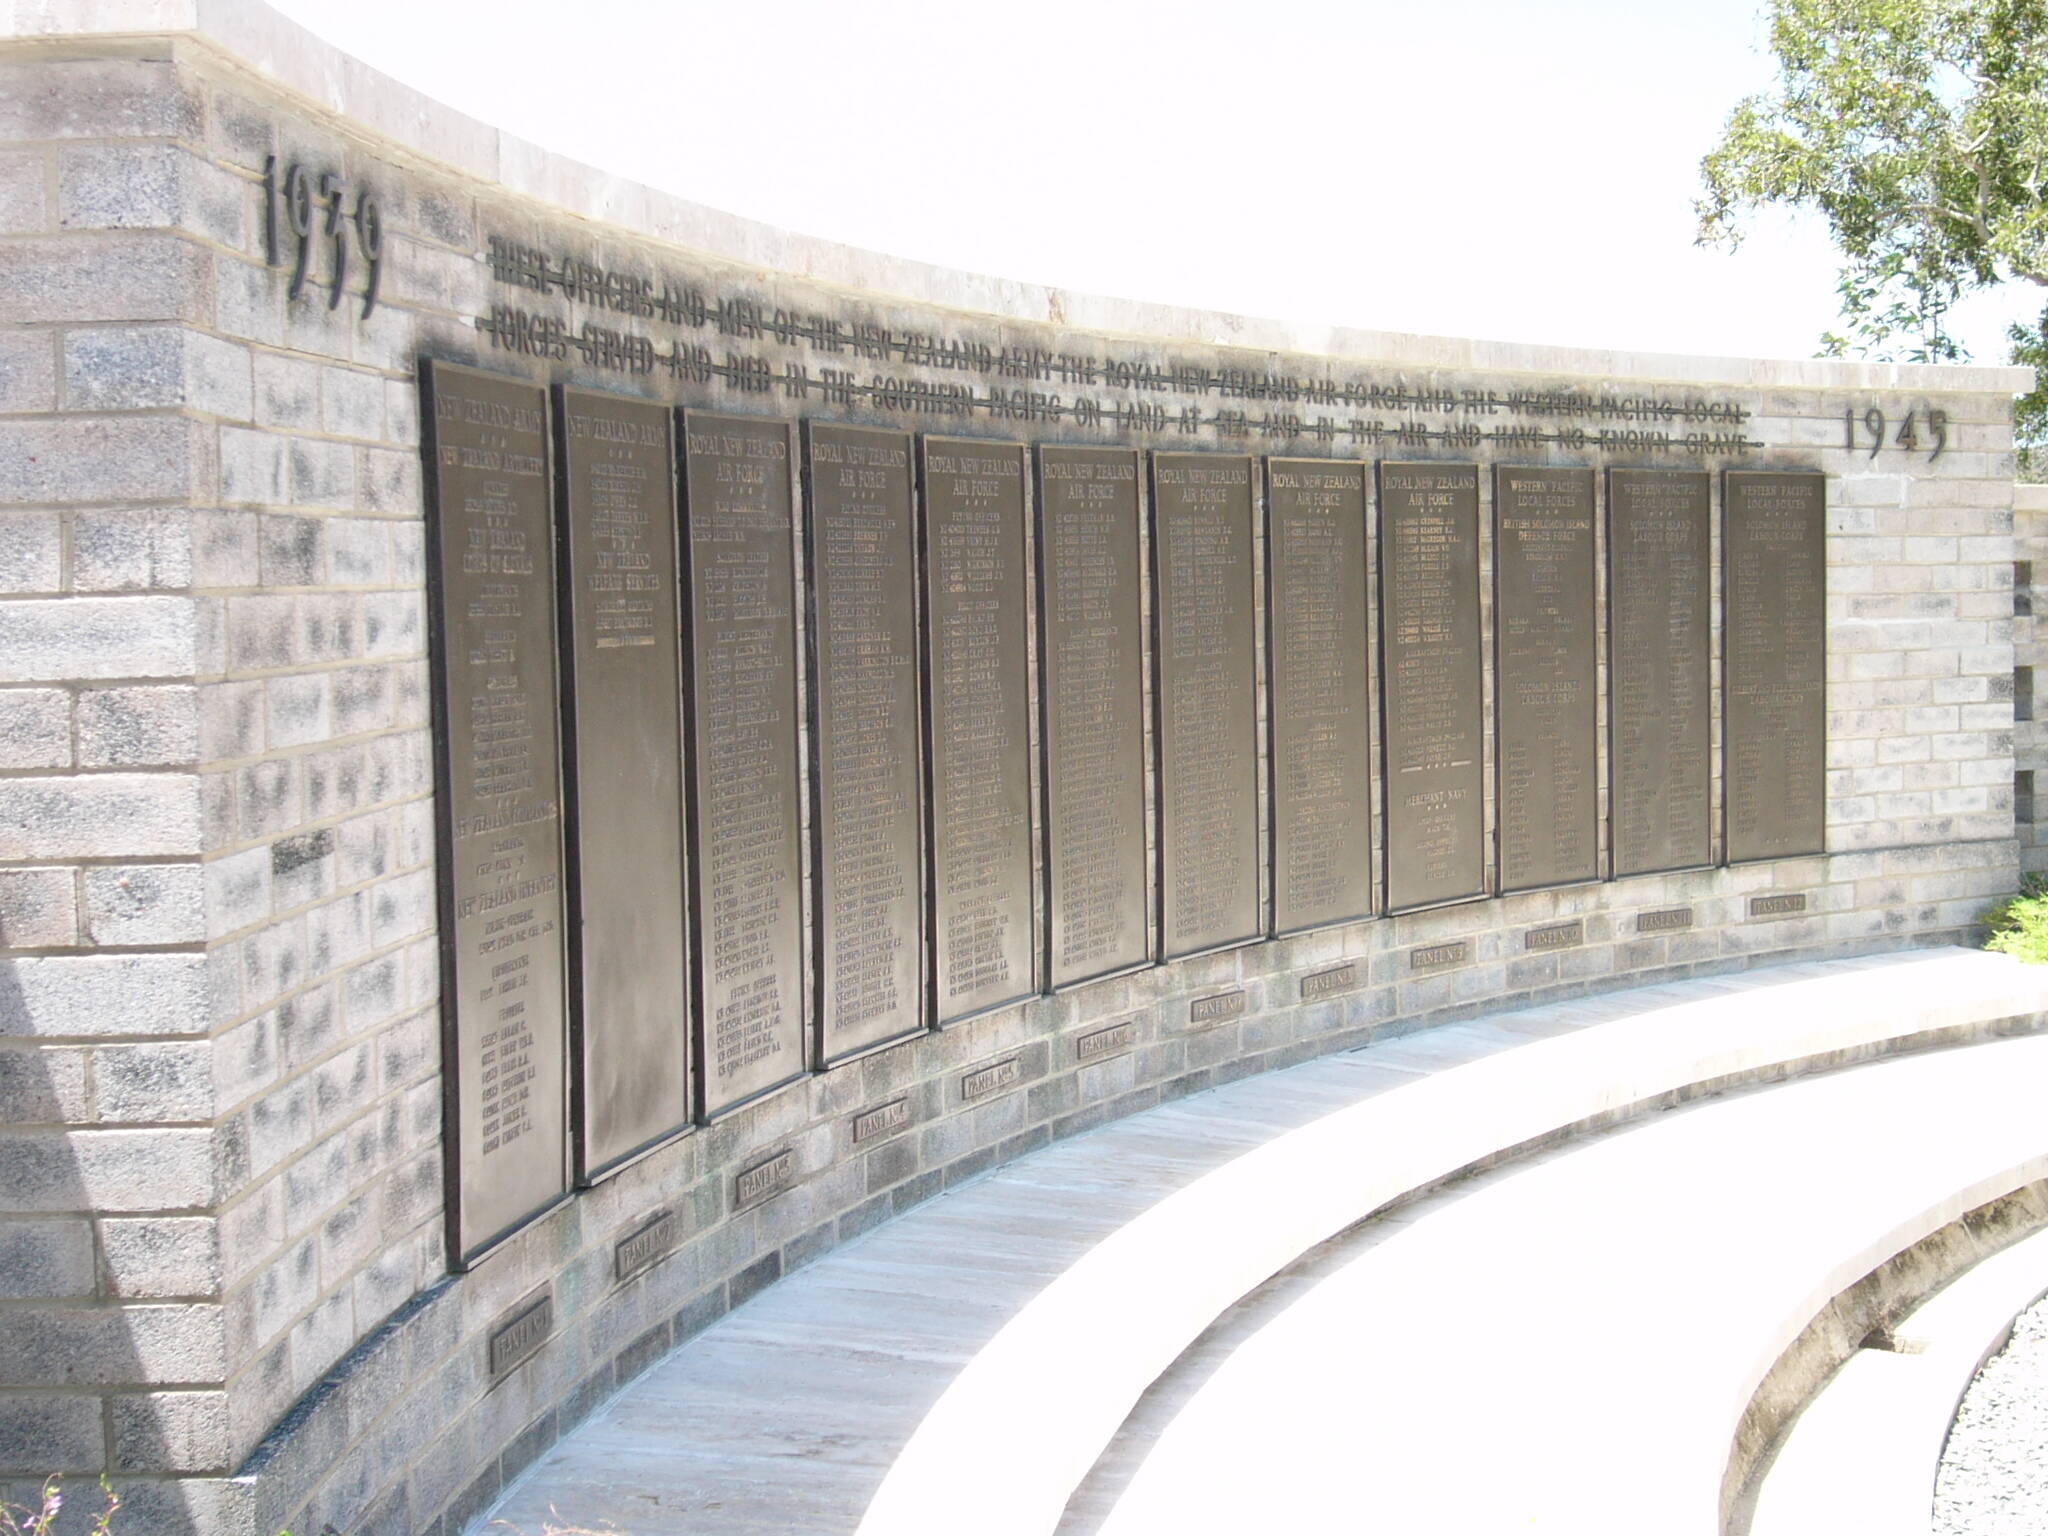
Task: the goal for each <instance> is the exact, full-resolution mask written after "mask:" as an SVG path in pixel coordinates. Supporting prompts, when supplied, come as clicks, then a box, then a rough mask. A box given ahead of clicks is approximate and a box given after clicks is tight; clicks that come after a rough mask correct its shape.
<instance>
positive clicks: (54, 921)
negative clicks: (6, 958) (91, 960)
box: [0, 868, 78, 949]
mask: <svg viewBox="0 0 2048 1536" xmlns="http://www.w3.org/2000/svg"><path fill="white" fill-rule="evenodd" d="M77 883H78V881H77V876H76V875H75V874H74V873H73V872H72V871H71V870H70V869H68V868H63V869H0V949H47V948H55V947H58V946H62V945H67V944H76V943H77V942H78V897H77V890H76V888H77Z"/></svg>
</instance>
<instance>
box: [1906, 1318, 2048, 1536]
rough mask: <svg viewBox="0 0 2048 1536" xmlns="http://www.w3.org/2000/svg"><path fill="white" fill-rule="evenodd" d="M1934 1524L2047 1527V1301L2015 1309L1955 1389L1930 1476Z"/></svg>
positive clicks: (2006, 1531) (1950, 1529)
mask: <svg viewBox="0 0 2048 1536" xmlns="http://www.w3.org/2000/svg"><path fill="white" fill-rule="evenodd" d="M1934 1531H1935V1536H2042V1533H2044V1532H2048V1300H2043V1301H2039V1302H2036V1303H2035V1304H2034V1305H2033V1306H2032V1307H2030V1308H2029V1309H2028V1310H2026V1311H2025V1312H2022V1313H2021V1314H2020V1315H2019V1320H2018V1321H2017V1322H2015V1323H2014V1324H2013V1330H2012V1342H2011V1343H2009V1344H2007V1345H2006V1346H2005V1348H2004V1349H2002V1350H2000V1351H1999V1352H1998V1353H1997V1354H1995V1355H1993V1356H1992V1357H1991V1359H1990V1360H1988V1361H1986V1362H1985V1365H1984V1369H1983V1370H1981V1371H1979V1372H1978V1373H1977V1379H1976V1380H1975V1381H1973V1382H1972V1383H1970V1390H1969V1391H1968V1392H1966V1393H1965V1394H1964V1395H1963V1407H1962V1412H1960V1413H1959V1414H1957V1415H1956V1422H1955V1428H1954V1429H1952V1430H1951V1431H1950V1432H1949V1437H1948V1449H1947V1450H1946V1451H1945V1452H1944V1453H1943V1455H1942V1459H1941V1472H1940V1475H1939V1476H1938V1477H1936V1479H1935V1482H1934Z"/></svg>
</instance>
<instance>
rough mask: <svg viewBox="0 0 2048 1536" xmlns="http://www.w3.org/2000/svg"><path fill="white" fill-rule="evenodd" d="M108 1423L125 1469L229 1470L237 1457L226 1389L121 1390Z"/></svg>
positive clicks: (115, 1455) (118, 1466) (116, 1457)
mask: <svg viewBox="0 0 2048 1536" xmlns="http://www.w3.org/2000/svg"><path fill="white" fill-rule="evenodd" d="M107 1427H108V1432H109V1438H110V1441H111V1446H110V1449H111V1451H112V1459H113V1463H114V1467H115V1470H117V1471H121V1472H158V1473H174V1474H175V1473H187V1474H189V1473H200V1472H226V1471H228V1470H230V1464H231V1462H232V1460H233V1457H234V1449H233V1439H232V1436H231V1435H230V1433H229V1428H228V1394H227V1393H226V1392H219V1391H213V1392H150V1393H136V1394H126V1393H121V1394H116V1395H114V1396H111V1397H109V1398H108V1399H107Z"/></svg>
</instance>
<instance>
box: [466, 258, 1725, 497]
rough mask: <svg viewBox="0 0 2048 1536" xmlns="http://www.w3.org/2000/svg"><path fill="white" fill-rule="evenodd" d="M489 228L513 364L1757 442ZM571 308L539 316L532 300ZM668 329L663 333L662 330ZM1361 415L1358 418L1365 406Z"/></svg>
mask: <svg viewBox="0 0 2048 1536" xmlns="http://www.w3.org/2000/svg"><path fill="white" fill-rule="evenodd" d="M486 239H487V252H486V255H487V259H488V261H489V264H490V272H491V277H492V279H493V281H494V282H496V283H497V284H498V285H499V286H500V287H503V288H509V289H513V290H517V291H516V292H514V293H512V294H509V295H508V296H507V297H509V298H511V299H513V300H516V301H518V302H511V303H494V304H492V305H491V306H490V310H489V313H487V314H483V315H479V316H478V317H477V318H476V321H475V324H476V328H477V331H478V332H479V333H480V334H481V335H482V336H483V337H484V338H485V339H486V340H487V342H488V344H489V345H490V346H491V347H493V348H494V349H498V350H502V351H507V352H511V353H514V354H516V355H519V356H522V357H537V358H543V359H562V360H566V359H569V358H574V359H575V360H576V361H577V362H579V363H581V364H582V365H583V366H585V367H590V368H603V369H609V370H611V371H613V372H617V373H623V374H629V375H634V376H639V377H647V376H657V377H665V378H668V379H671V380H675V381H678V382H682V383H688V384H694V385H698V386H700V387H703V386H711V387H716V388H720V389H723V390H725V391H727V392H729V393H731V394H733V395H735V396H737V397H739V398H740V399H742V400H746V399H750V398H752V399H760V400H765V399H766V398H768V397H770V396H772V397H774V398H776V399H779V400H781V401H784V402H786V403H788V404H790V405H793V406H796V407H798V408H801V407H803V406H804V405H805V404H806V403H810V404H822V405H823V406H825V407H826V408H827V409H833V408H840V409H858V410H862V411H869V412H888V413H893V414H898V415H902V416H905V417H915V418H922V419H926V420H930V419H933V418H943V419H947V420H949V421H952V422H957V423H960V424H962V425H966V424H969V423H983V424H987V425H990V426H996V427H999V426H1001V425H1003V424H1007V423H1010V422H1037V423H1048V424H1052V425H1055V426H1064V427H1066V428H1069V429H1074V430H1081V431H1088V430H1106V431H1116V432H1144V433H1150V434H1155V435H1160V436H1166V435H1169V434H1170V435H1171V436H1172V437H1174V438H1178V439H1185V440H1199V439H1202V438H1205V437H1207V438H1214V439H1215V440H1217V441H1219V442H1223V443H1244V442H1249V441H1252V440H1258V441H1263V442H1269V443H1274V444H1276V445H1282V446H1286V445H1290V444H1291V445H1295V447H1296V450H1297V451H1300V450H1302V449H1313V448H1316V447H1327V446H1329V445H1331V444H1335V443H1346V444H1349V445H1351V446H1352V447H1354V448H1355V447H1366V446H1370V447H1381V446H1384V447H1389V448H1394V449H1397V450H1400V451H1404V452H1419V451H1423V450H1426V449H1429V448H1432V447H1435V448H1441V449H1446V450H1450V451H1463V450H1476V449H1479V448H1481V447H1482V446H1488V447H1491V448H1493V449H1494V450H1495V451H1496V452H1503V453H1506V452H1526V451H1529V450H1531V449H1535V448H1539V447H1543V446H1546V445H1554V446H1556V447H1559V448H1563V449H1566V450H1568V451H1571V452H1594V451H1600V452H1621V453H1632V454H1644V453H1668V454H1683V455H1688V456H1691V457H1693V458H1695V459H1697V458H1701V457H1707V456H1720V455H1733V454H1739V453H1742V452H1744V451H1745V450H1747V449H1750V448H1761V447H1763V446H1765V445H1764V444H1763V443H1761V442H1758V441H1755V440H1753V439H1752V438H1751V437H1750V435H1749V431H1748V427H1749V423H1750V421H1751V416H1750V411H1749V409H1748V407H1747V406H1745V405H1743V404H1741V403H1739V402H1737V401H1734V400H1727V399H1714V398H1709V397H1706V396H1701V395H1692V394H1672V395H1653V394H1639V393H1631V392H1629V391H1630V390H1631V388H1632V386H1631V385H1628V384H1614V385H1609V386H1608V387H1606V388H1597V387H1596V388H1591V389H1577V388H1565V389H1557V388H1543V387H1534V388H1506V389H1494V388H1486V387H1479V386H1476V385H1473V384H1471V383H1469V382H1466V381H1463V380H1439V379H1423V380H1415V379H1412V378H1410V377H1406V376H1405V374H1404V375H1402V376H1391V377H1390V376H1387V375H1384V374H1382V375H1379V376H1377V377H1375V376H1372V375H1369V374H1364V373H1352V374H1339V373H1338V372H1336V371H1334V370H1333V369H1332V368H1331V367H1330V365H1329V364H1328V363H1326V362H1322V361H1320V360H1317V361H1310V360H1307V359H1302V360H1299V361H1300V364H1301V365H1303V366H1306V367H1307V368H1308V369H1309V371H1307V372H1289V371H1286V370H1285V369H1282V368H1276V367H1273V366H1272V364H1273V363H1274V361H1275V359H1274V358H1272V357H1271V356H1270V355H1269V354H1263V353H1242V354H1240V357H1241V360H1242V366H1237V365H1233V364H1231V363H1227V362H1226V363H1223V364H1221V365H1217V364H1212V363H1209V362H1206V361H1197V360H1190V359H1187V358H1183V357H1173V356H1166V357H1162V356H1159V355H1157V354H1148V353H1143V352H1134V351H1132V350H1130V349H1128V348H1117V349H1113V350H1110V351H1105V352H1093V351H1069V350H1063V348H1065V347H1067V346H1070V345H1071V344H1072V343H1071V342H1070V341H1069V340H1068V338H1067V336H1065V335H1060V336H1057V337H1054V336H1046V337H1043V338H1042V339H1043V340H1044V341H1045V342H1046V343H1047V344H1045V345H1033V344H1031V342H1030V341H1028V340H1020V339H1019V338H1018V328H1016V327H1005V328H1003V329H1002V330H1000V331H991V330H987V329H982V330H980V331H979V332H978V333H977V332H975V331H952V332H944V331H928V330H919V329H913V328H910V327H906V326H903V325H900V324H895V323H891V318H890V317H889V316H888V315H887V314H886V313H884V312H882V311H880V310H879V309H878V308H875V307H868V306H862V307H855V306H851V305H847V306H841V307H835V308H834V309H833V310H832V311H831V312H821V311H815V310H804V309H800V308H795V307H791V306H789V305H788V304H786V303H785V302H784V295H783V294H782V293H781V292H780V291H777V292H774V293H772V294H771V293H770V292H769V291H768V290H766V289H764V288H758V287H757V288H754V289H752V290H749V289H747V288H744V287H740V286H738V285H735V284H733V283H732V282H731V281H730V280H722V281H721V282H720V283H719V285H718V287H717V288H716V289H715V290H712V291H708V292H707V291H706V289H705V288H703V287H700V286H699V285H698V283H697V281H696V280H695V279H694V278H693V277H691V276H688V275H684V274H680V273H676V272H671V271H666V270H655V269H650V268H646V267H640V268H632V267H624V266H619V265H607V264H606V263H604V262H600V261H597V260H595V259H593V258H592V257H591V256H590V255H588V254H578V253H576V252H573V251H564V250H545V249H542V248H541V247H538V246H535V245H531V244H528V243H527V242H525V241H522V240H516V239H512V238H509V237H507V236H504V235H498V234H493V235H489V236H487V237H486ZM529 294H531V295H538V296H540V297H542V298H543V299H556V298H558V299H560V300H561V301H562V302H563V303H564V304H574V305H577V306H579V308H580V310H581V313H579V314H577V315H576V316H574V317H573V318H572V317H571V315H570V314H569V313H568V312H554V313H549V312H536V311H534V310H531V309H528V308H526V307H525V304H526V300H527V296H528V295H529ZM664 332H665V333H666V334H659V333H664ZM1361 413H1371V414H1361Z"/></svg>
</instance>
